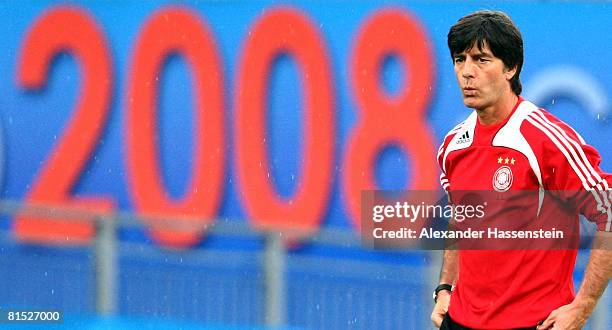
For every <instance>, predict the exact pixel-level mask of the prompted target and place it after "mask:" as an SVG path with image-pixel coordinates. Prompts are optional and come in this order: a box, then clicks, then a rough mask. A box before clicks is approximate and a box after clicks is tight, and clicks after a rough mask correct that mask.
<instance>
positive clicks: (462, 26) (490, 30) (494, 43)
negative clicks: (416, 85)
mask: <svg viewBox="0 0 612 330" xmlns="http://www.w3.org/2000/svg"><path fill="white" fill-rule="evenodd" d="M485 43H486V44H487V45H488V46H489V49H491V52H492V53H493V55H494V56H495V57H497V58H499V59H501V60H502V62H504V65H505V66H506V68H508V69H512V68H514V67H516V73H515V74H514V77H512V79H510V87H511V88H512V91H513V92H514V93H516V95H520V94H521V91H522V89H523V87H522V86H521V79H520V77H519V76H520V74H521V68H522V67H523V37H521V32H520V31H519V30H518V28H517V27H516V25H515V24H514V22H512V20H511V19H510V17H509V16H508V15H506V14H505V13H503V12H500V11H491V10H481V11H477V12H474V13H472V14H469V15H467V16H465V17H462V18H461V19H460V20H459V21H457V23H456V24H455V25H453V26H452V27H451V29H450V31H449V32H448V49H449V50H450V53H451V58H454V57H455V55H457V54H459V53H462V52H463V51H466V50H469V49H471V48H472V47H474V46H475V45H476V46H477V47H478V49H479V50H482V49H483V48H484V46H485Z"/></svg>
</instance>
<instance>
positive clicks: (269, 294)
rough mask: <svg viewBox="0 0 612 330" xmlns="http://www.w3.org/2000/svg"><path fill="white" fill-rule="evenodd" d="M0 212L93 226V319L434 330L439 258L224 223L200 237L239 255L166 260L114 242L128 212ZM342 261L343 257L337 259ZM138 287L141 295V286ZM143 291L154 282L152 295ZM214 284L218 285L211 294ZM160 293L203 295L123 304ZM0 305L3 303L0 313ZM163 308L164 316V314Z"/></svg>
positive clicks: (13, 207) (597, 317) (337, 237)
mask: <svg viewBox="0 0 612 330" xmlns="http://www.w3.org/2000/svg"><path fill="white" fill-rule="evenodd" d="M0 213H2V214H4V215H8V216H13V215H15V214H20V215H29V216H37V217H40V216H44V217H48V218H61V219H74V221H83V220H81V219H93V220H91V221H94V223H95V228H96V237H95V240H94V241H93V242H92V245H91V246H90V248H91V249H92V252H91V258H92V259H93V260H92V263H91V264H92V266H93V272H92V273H93V274H94V275H93V282H94V283H95V284H94V285H93V287H94V289H93V295H94V296H95V299H94V301H95V303H94V304H93V305H94V306H93V311H94V312H95V313H97V314H98V315H101V316H108V315H139V316H145V317H148V316H153V317H160V316H161V317H167V318H179V319H180V318H187V319H195V320H200V321H204V322H224V323H227V324H247V325H249V324H250V325H258V324H265V325H267V326H283V325H295V326H303V327H307V328H337V327H340V328H371V327H385V328H398V327H402V328H408V329H421V328H426V327H431V325H430V322H429V313H430V311H431V307H432V303H431V302H430V299H428V297H430V293H429V292H430V290H431V288H432V287H434V285H435V283H436V282H437V276H438V271H439V267H440V262H441V251H428V252H415V253H408V254H407V255H404V254H402V253H403V252H397V253H395V252H394V253H390V252H385V254H386V255H387V256H388V255H391V257H390V258H391V259H394V260H392V261H391V262H389V261H386V260H383V261H380V260H378V259H377V258H371V257H365V258H364V257H353V256H350V254H363V253H366V254H368V253H378V252H373V251H367V250H365V252H364V248H362V246H361V241H360V239H359V237H357V236H356V235H355V234H354V233H353V232H351V231H349V230H343V229H322V230H321V231H319V232H317V233H316V234H312V235H310V236H307V237H304V239H305V241H304V242H306V243H304V244H308V245H309V246H314V247H325V248H327V249H331V250H334V249H336V250H338V249H339V250H341V253H338V252H331V253H323V254H322V255H321V254H316V253H304V252H300V251H298V252H295V251H291V250H288V249H287V248H286V244H285V240H284V239H283V237H282V234H280V233H277V232H271V231H254V230H253V229H252V228H249V227H248V226H247V225H246V224H244V223H242V222H239V221H231V220H229V221H219V222H217V223H215V224H214V225H212V226H209V227H207V228H200V229H203V230H206V235H207V236H213V237H214V236H219V237H230V238H229V239H230V240H231V239H236V240H240V239H246V240H255V241H256V243H251V244H250V245H249V244H246V245H247V247H246V248H241V249H238V250H232V249H222V248H219V249H210V248H208V247H207V246H204V247H196V248H194V249H190V250H186V251H168V250H165V249H163V248H160V247H157V246H154V245H152V244H150V243H147V242H142V240H140V241H139V240H136V241H135V242H129V240H122V239H120V236H121V235H120V231H121V230H126V229H127V230H130V229H131V230H134V229H136V230H141V231H142V230H143V221H142V220H143V217H141V216H136V215H134V214H131V213H126V212H119V213H116V214H99V213H95V212H91V211H89V210H85V209H74V208H65V207H55V206H49V205H30V204H24V203H21V202H18V201H7V200H4V201H0ZM154 218H155V219H154V220H156V221H159V224H160V225H166V226H169V227H172V228H183V229H187V230H192V229H193V227H192V226H193V224H192V222H189V221H184V222H181V221H180V220H181V219H172V221H169V220H168V219H165V220H160V218H159V217H154ZM148 220H152V219H148ZM183 220H190V219H183ZM5 236H6V235H5ZM6 239H8V240H11V238H6ZM17 244H19V243H17ZM252 245H256V248H255V249H252ZM347 251H348V252H347ZM343 253H347V254H349V256H342V254H343ZM404 256H406V260H411V263H412V265H410V264H408V265H407V264H404V263H403V262H397V260H398V259H401V258H403V257H404ZM587 257H588V255H587V254H585V253H581V254H580V255H579V259H578V261H577V269H578V271H579V272H580V271H583V270H584V267H585V265H586V259H587ZM134 258H136V259H137V260H145V263H147V262H151V263H155V262H159V261H160V260H164V265H162V266H160V267H159V268H155V269H156V270H155V271H154V272H153V273H152V274H151V273H149V271H148V270H147V269H149V268H147V269H145V270H143V271H135V272H134V273H135V274H136V275H130V270H129V269H131V268H133V267H137V266H133V265H132V263H130V262H126V261H122V259H129V260H136V259H134ZM177 259H178V260H179V262H177V261H176V260H177ZM381 259H385V258H384V257H383V258H381ZM421 259H422V260H421ZM245 260H249V261H245ZM177 264H179V265H181V267H189V270H187V271H183V270H179V271H175V270H173V269H174V268H173V267H177V266H176V265H177ZM238 264H240V265H241V266H240V267H243V268H244V270H241V271H240V272H241V273H240V274H238V275H235V276H234V277H233V279H230V280H228V279H227V276H226V275H224V274H223V272H224V271H223V270H224V269H233V268H232V267H234V266H236V265H238ZM151 267H154V266H151ZM201 269H208V270H210V269H218V270H219V271H218V272H219V273H220V274H221V275H219V276H216V275H213V274H211V273H213V272H212V271H203V270H201ZM142 274H148V275H150V276H151V278H149V279H146V280H143V278H142ZM169 274H172V275H169ZM185 274H187V275H185ZM172 276H175V277H177V278H178V279H176V281H177V282H179V284H172V285H169V284H167V283H169V282H171V281H173V280H174V279H173V278H171V277H172ZM182 276H185V277H182ZM202 278H204V279H202ZM200 279H202V280H201V281H200ZM143 281H144V283H142V286H143V287H140V286H141V283H140V282H143ZM189 282H193V283H196V284H197V285H193V286H192V284H193V283H192V284H190V283H189ZM147 283H151V284H150V286H151V287H150V288H148V287H147V285H149V284H147ZM173 283H174V282H173ZM183 283H184V284H183ZM211 283H212V284H211ZM215 283H218V287H216V286H215ZM163 285H169V286H170V288H168V289H167V291H166V292H170V294H167V296H169V295H171V294H173V293H174V292H173V291H181V292H182V291H184V292H190V291H191V290H190V289H193V290H198V289H199V290H202V291H204V293H203V294H204V295H206V296H204V298H201V297H202V296H197V292H195V293H193V292H191V293H189V294H187V293H185V294H183V296H180V295H179V294H177V298H168V299H169V301H170V300H172V299H174V300H172V302H173V303H168V302H161V303H159V304H158V305H153V307H143V306H139V305H138V304H139V303H131V302H130V299H132V300H134V299H135V300H136V301H140V302H141V301H143V300H144V301H147V300H154V299H146V298H139V297H138V296H139V295H146V294H149V293H150V292H148V291H154V290H155V289H156V286H163ZM176 288H179V289H178V290H176ZM609 291H610V290H607V292H606V294H605V295H604V296H603V297H602V299H601V301H600V302H599V304H598V307H597V309H596V311H595V312H594V313H593V315H592V317H591V319H590V321H589V326H590V329H606V326H607V325H608V324H609V322H610V321H609V317H610V315H609V314H610V309H611V308H610V307H612V302H611V301H610V292H609ZM153 296H154V295H152V297H153ZM196 296H197V297H196ZM241 297H242V298H241ZM65 299H71V298H70V297H66V298H65ZM27 300H28V297H25V298H24V299H23V301H25V302H26V303H27ZM181 300H183V301H182V302H181ZM185 300H187V301H185ZM202 300H205V302H203V301H202ZM215 302H217V304H215ZM4 303H5V302H0V305H1V304H4ZM177 303H181V304H183V305H184V306H183V307H181V308H182V310H181V308H178V311H177V312H174V313H173V312H172V311H171V309H170V308H166V307H167V306H171V305H176V304H177ZM298 305H299V306H298ZM165 308H166V309H167V310H168V312H166V311H164V309H165ZM200 309H201V314H206V313H208V314H206V315H204V316H202V315H200V314H198V313H199V312H200ZM188 311H192V312H188ZM85 312H87V310H85ZM232 313H233V315H232ZM213 314H215V315H213ZM217 314H223V316H219V315H217Z"/></svg>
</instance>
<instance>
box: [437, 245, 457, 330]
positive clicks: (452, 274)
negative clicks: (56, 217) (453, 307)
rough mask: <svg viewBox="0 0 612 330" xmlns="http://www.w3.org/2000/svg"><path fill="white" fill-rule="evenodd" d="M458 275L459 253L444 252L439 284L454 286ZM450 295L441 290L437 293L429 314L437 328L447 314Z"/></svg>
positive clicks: (452, 251) (454, 251)
mask: <svg viewBox="0 0 612 330" xmlns="http://www.w3.org/2000/svg"><path fill="white" fill-rule="evenodd" d="M458 274H459V251H458V250H445V251H444V258H443V260H442V269H441V270H440V284H451V285H452V284H455V281H456V280H457V275H458ZM450 297H451V293H450V292H448V291H446V290H442V291H440V292H439V293H438V301H437V302H436V305H435V306H434V309H433V311H432V312H431V320H432V321H433V323H434V325H435V326H436V327H437V328H439V327H440V324H442V319H443V318H444V314H446V312H448V305H449V304H450Z"/></svg>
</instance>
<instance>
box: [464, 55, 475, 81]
mask: <svg viewBox="0 0 612 330" xmlns="http://www.w3.org/2000/svg"><path fill="white" fill-rule="evenodd" d="M474 69H475V68H474V62H472V61H471V60H469V59H466V60H465V63H464V64H463V70H461V76H462V77H463V78H474Z"/></svg>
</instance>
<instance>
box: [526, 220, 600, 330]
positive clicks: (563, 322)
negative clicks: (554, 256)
mask: <svg viewBox="0 0 612 330" xmlns="http://www.w3.org/2000/svg"><path fill="white" fill-rule="evenodd" d="M611 277H612V232H604V231H598V232H597V233H596V234H595V239H594V240H593V250H591V255H590V256H589V262H588V264H587V267H586V271H585V274H584V280H583V282H582V285H581V286H580V291H578V294H577V295H576V298H575V299H574V301H572V303H571V304H569V305H565V306H561V307H559V308H558V309H556V310H554V311H552V313H550V315H549V316H548V318H547V319H546V320H545V321H544V323H542V325H541V326H539V327H538V329H570V330H571V329H582V327H583V326H584V324H585V323H586V321H587V319H588V318H589V316H590V315H591V313H592V312H593V309H594V308H595V305H596V304H597V301H598V300H599V298H600V297H601V295H602V294H603V292H604V290H605V289H606V287H607V286H608V283H609V282H610V278H611Z"/></svg>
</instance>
